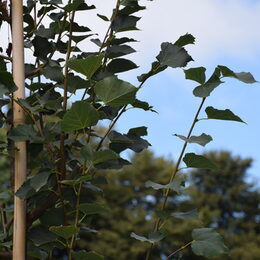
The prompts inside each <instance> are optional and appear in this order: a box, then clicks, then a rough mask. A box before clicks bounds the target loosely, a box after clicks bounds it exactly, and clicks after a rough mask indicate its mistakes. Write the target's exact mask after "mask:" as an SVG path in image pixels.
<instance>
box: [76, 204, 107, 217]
mask: <svg viewBox="0 0 260 260" xmlns="http://www.w3.org/2000/svg"><path fill="white" fill-rule="evenodd" d="M79 210H80V211H81V212H83V213H84V214H86V215H94V214H101V213H104V212H106V211H107V210H106V208H105V207H104V206H103V205H101V204H98V203H82V204H80V205H79Z"/></svg>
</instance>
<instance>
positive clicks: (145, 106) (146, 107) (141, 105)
mask: <svg viewBox="0 0 260 260" xmlns="http://www.w3.org/2000/svg"><path fill="white" fill-rule="evenodd" d="M131 105H132V106H133V107H136V108H141V109H143V110H145V111H148V110H150V111H151V112H155V113H157V112H156V111H155V110H153V106H150V105H149V104H148V103H147V102H145V101H141V100H138V99H136V100H135V101H134V102H133V103H132V104H131Z"/></svg>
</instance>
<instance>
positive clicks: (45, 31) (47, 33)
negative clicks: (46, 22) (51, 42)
mask: <svg viewBox="0 0 260 260" xmlns="http://www.w3.org/2000/svg"><path fill="white" fill-rule="evenodd" d="M35 35H37V36H40V37H42V38H47V39H54V36H55V30H54V29H53V28H44V26H43V25H42V26H40V27H39V29H38V30H37V31H36V32H35Z"/></svg>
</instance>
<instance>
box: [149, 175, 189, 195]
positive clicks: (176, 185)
mask: <svg viewBox="0 0 260 260" xmlns="http://www.w3.org/2000/svg"><path fill="white" fill-rule="evenodd" d="M184 186H185V177H184V176H182V177H179V178H175V179H174V180H173V181H172V182H170V183H168V184H164V185H163V184H159V183H155V182H153V181H147V182H145V187H147V188H150V187H151V188H153V189H154V190H161V189H171V190H173V191H175V192H176V193H178V194H180V192H181V191H182V189H183V187H184Z"/></svg>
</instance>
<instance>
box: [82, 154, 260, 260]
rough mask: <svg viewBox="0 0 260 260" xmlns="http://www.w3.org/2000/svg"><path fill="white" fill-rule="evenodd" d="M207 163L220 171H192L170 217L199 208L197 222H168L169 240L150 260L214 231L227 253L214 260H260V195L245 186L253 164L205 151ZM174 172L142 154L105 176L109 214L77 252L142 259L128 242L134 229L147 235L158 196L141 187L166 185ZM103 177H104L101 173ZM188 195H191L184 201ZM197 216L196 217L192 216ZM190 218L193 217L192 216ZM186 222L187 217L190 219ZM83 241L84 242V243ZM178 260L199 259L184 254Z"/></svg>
mask: <svg viewBox="0 0 260 260" xmlns="http://www.w3.org/2000/svg"><path fill="white" fill-rule="evenodd" d="M206 156H207V157H208V158H210V159H211V160H212V161H214V162H215V163H217V164H218V165H220V166H221V169H223V170H221V171H212V170H196V171H192V172H191V182H192V183H193V185H192V186H191V187H189V188H188V189H187V191H186V192H185V193H186V194H185V196H181V197H179V196H173V197H172V198H171V201H170V205H169V209H170V210H169V212H171V209H172V212H173V210H174V211H176V210H177V211H181V212H184V211H186V212H187V211H189V210H192V209H194V208H197V209H198V212H199V214H198V215H199V217H198V219H196V217H195V218H194V219H192V216H189V217H191V219H190V220H189V219H185V221H183V220H182V219H178V218H170V219H169V221H168V222H167V224H166V225H167V231H168V233H169V237H167V238H166V239H165V240H164V242H163V243H162V245H161V246H160V247H157V248H156V250H155V252H154V259H158V257H162V256H163V255H167V254H170V253H171V252H172V251H174V250H175V249H178V248H179V247H180V246H182V245H183V241H187V242H188V241H189V239H190V231H191V229H193V228H196V227H201V226H202V225H203V226H207V227H214V228H217V230H219V231H220V233H221V234H222V235H223V236H224V237H225V241H227V244H228V246H229V248H230V249H231V250H230V254H229V255H225V256H223V255H222V256H221V257H219V258H215V259H221V260H222V259H223V260H226V259H227V260H231V259H234V260H238V259H241V260H242V259H248V260H256V259H257V258H258V257H259V248H258V244H259V239H260V237H259V215H260V211H259V203H260V194H259V193H258V192H257V191H255V188H254V186H253V185H252V184H249V183H247V182H246V181H245V178H246V177H247V171H248V169H249V168H250V166H251V163H252V160H251V159H243V158H240V157H239V156H236V157H235V156H233V155H232V154H231V153H229V152H224V151H222V152H215V151H214V152H209V153H207V154H206ZM173 169H174V164H173V162H172V161H169V160H166V159H164V158H156V157H155V156H154V155H153V153H152V152H150V151H143V152H142V153H141V154H139V155H136V156H133V158H132V165H131V166H126V167H124V168H123V169H122V170H121V171H120V172H117V171H110V172H109V173H108V174H107V175H106V177H107V181H108V183H109V185H103V187H102V188H103V192H104V201H105V202H104V204H106V205H107V206H108V209H109V211H108V213H106V214H103V215H102V216H101V217H99V218H97V219H95V226H96V227H97V229H98V231H99V232H98V233H97V234H96V236H89V235H88V233H84V234H83V236H82V238H83V237H84V240H85V242H84V241H83V240H82V241H81V242H80V243H79V244H78V245H79V247H85V246H86V247H90V248H94V249H95V250H97V251H99V250H100V251H102V252H104V254H105V255H107V256H108V258H107V259H109V260H114V259H122V260H123V259H130V258H131V259H144V255H145V247H146V246H148V245H146V246H144V245H142V244H140V243H137V242H136V241H135V240H134V239H129V234H130V233H131V231H132V230H135V231H138V233H140V234H146V233H148V232H149V230H150V229H151V226H152V225H153V220H152V219H153V209H154V208H155V205H157V204H158V203H160V197H161V196H160V195H161V194H160V192H156V191H155V190H153V189H147V188H145V185H144V183H145V181H146V180H147V179H151V180H154V181H156V180H158V179H160V180H167V176H169V174H171V172H172V170H173ZM100 174H101V175H102V173H100ZM187 194H189V196H187ZM195 215H196V214H194V216H195ZM194 216H193V217H194ZM189 217H188V218H189ZM86 241H87V242H86ZM179 257H180V259H184V260H188V259H194V260H197V259H198V260H200V259H204V258H202V257H199V256H196V255H195V254H193V253H192V251H191V250H189V249H187V250H186V251H182V252H181V253H180V254H179Z"/></svg>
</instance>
